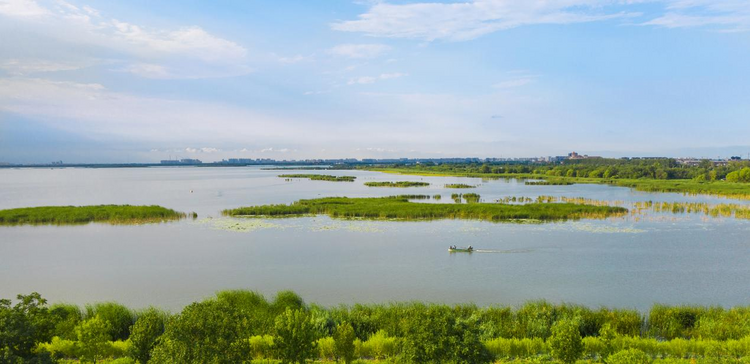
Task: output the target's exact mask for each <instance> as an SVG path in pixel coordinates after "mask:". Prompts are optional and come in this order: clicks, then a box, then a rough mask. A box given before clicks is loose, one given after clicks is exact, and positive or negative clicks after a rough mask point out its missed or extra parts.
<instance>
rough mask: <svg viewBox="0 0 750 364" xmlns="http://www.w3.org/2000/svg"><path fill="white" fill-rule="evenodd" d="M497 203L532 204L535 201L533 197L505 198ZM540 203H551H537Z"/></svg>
mask: <svg viewBox="0 0 750 364" xmlns="http://www.w3.org/2000/svg"><path fill="white" fill-rule="evenodd" d="M495 202H497V203H504V204H508V203H532V202H534V200H533V199H532V198H531V197H525V196H505V197H503V198H501V199H497V200H495ZM537 202H538V203H547V202H550V201H537Z"/></svg>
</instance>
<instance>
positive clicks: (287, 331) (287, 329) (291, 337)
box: [274, 308, 317, 364]
mask: <svg viewBox="0 0 750 364" xmlns="http://www.w3.org/2000/svg"><path fill="white" fill-rule="evenodd" d="M275 327H276V337H275V338H274V347H275V348H276V353H277V355H278V357H279V359H281V361H282V363H300V364H301V363H304V362H305V360H307V359H312V358H314V357H315V355H316V346H317V345H316V344H317V343H316V337H315V327H314V326H313V325H312V323H311V322H310V318H309V316H308V315H307V314H306V313H305V312H304V311H302V310H292V309H291V308H287V309H286V311H285V312H284V313H282V314H281V315H279V316H278V317H276V325H275Z"/></svg>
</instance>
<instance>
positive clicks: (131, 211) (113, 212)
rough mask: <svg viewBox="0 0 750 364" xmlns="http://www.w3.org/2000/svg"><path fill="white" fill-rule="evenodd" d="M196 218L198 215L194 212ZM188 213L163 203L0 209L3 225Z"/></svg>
mask: <svg viewBox="0 0 750 364" xmlns="http://www.w3.org/2000/svg"><path fill="white" fill-rule="evenodd" d="M191 215H192V216H193V218H195V217H196V216H197V215H195V214H194V213H193V214H191ZM186 216H187V215H186V214H184V213H182V212H177V211H175V210H172V209H168V208H165V207H161V206H155V205H152V206H131V205H97V206H44V207H25V208H17V209H9V210H0V225H24V224H30V225H33V224H49V225H64V224H87V223H90V222H106V223H110V224H141V223H154V222H165V221H171V220H178V219H183V218H185V217H186Z"/></svg>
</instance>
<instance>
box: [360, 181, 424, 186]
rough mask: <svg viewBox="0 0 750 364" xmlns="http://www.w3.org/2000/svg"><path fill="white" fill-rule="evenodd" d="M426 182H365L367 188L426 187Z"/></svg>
mask: <svg viewBox="0 0 750 364" xmlns="http://www.w3.org/2000/svg"><path fill="white" fill-rule="evenodd" d="M429 185H430V184H429V183H427V182H412V181H396V182H365V186H367V187H427V186H429Z"/></svg>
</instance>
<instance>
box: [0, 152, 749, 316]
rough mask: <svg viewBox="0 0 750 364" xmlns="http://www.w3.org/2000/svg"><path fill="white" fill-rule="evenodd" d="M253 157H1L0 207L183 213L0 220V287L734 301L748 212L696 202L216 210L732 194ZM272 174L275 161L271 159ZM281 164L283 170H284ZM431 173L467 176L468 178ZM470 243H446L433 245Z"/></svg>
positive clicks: (172, 297) (158, 301)
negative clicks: (77, 162) (601, 213)
mask: <svg viewBox="0 0 750 364" xmlns="http://www.w3.org/2000/svg"><path fill="white" fill-rule="evenodd" d="M279 173H281V172H279V171H266V170H260V169H259V168H254V167H248V168H187V167H184V168H179V167H178V168H175V167H173V168H133V169H73V168H67V169H2V170H0V209H6V208H14V207H26V206H46V205H89V204H158V205H162V206H165V207H169V208H173V209H176V210H180V211H185V212H190V211H195V212H197V213H198V214H199V219H198V220H195V221H192V220H185V221H180V222H175V223H168V224H158V225H142V226H110V225H105V224H90V225H84V226H62V227H57V226H19V227H0V298H10V297H14V296H15V295H16V294H18V293H27V292H31V291H38V292H40V293H42V295H43V296H44V297H46V298H48V299H50V301H53V302H57V301H66V302H73V303H80V304H83V303H90V302H94V301H104V300H115V301H119V302H122V303H125V304H128V305H131V306H134V307H143V306H148V305H157V306H161V307H165V308H170V309H173V310H178V309H179V308H181V307H182V306H184V305H186V304H188V303H190V302H193V301H195V300H198V299H201V298H204V297H207V296H211V295H212V294H213V293H214V292H216V291H218V290H222V289H233V288H244V289H252V290H257V291H260V292H262V293H264V294H266V295H269V296H271V295H273V294H274V293H275V292H276V291H279V290H283V289H291V290H294V291H296V292H298V293H300V294H301V295H302V296H303V297H304V298H305V299H306V300H308V301H310V302H317V303H321V304H326V305H335V304H339V303H353V302H387V301H404V300H427V301H433V302H446V303H456V302H475V303H478V304H481V305H489V304H494V303H498V304H519V303H522V302H524V301H527V300H530V299H540V298H543V299H548V300H551V301H555V302H560V301H566V302H574V303H581V304H586V305H590V306H598V305H607V306H617V307H635V308H639V309H647V308H648V307H649V306H650V305H651V304H653V303H654V302H662V303H675V304H677V303H686V304H717V305H723V306H732V305H747V304H750V221H748V220H735V219H732V218H719V219H715V218H706V217H702V216H698V215H671V214H669V215H667V214H648V215H647V216H641V217H639V218H632V217H631V218H619V219H610V220H603V221H599V220H584V221H577V222H559V223H546V224H510V223H489V222H479V221H461V220H442V221H430V222H388V221H346V220H333V219H329V218H327V217H306V218H294V219H271V220H262V219H232V218H225V217H221V215H220V211H221V210H222V209H225V208H233V207H239V206H247V205H254V204H268V203H290V202H293V201H296V200H298V199H301V198H315V197H325V196H350V197H365V196H388V195H395V194H404V193H409V194H430V195H434V194H441V195H442V196H443V200H442V202H446V201H447V202H450V201H451V200H450V198H449V197H450V194H451V193H454V192H475V193H479V194H481V195H482V198H483V199H484V200H486V201H491V200H494V199H499V198H502V197H505V196H527V197H532V198H533V197H536V196H538V195H552V196H567V197H585V198H591V199H597V200H607V201H622V202H623V203H624V204H625V205H627V204H629V203H632V202H634V201H648V200H653V201H689V202H708V203H727V202H732V203H739V204H748V202H747V201H735V200H728V199H723V198H716V197H707V196H682V195H680V194H654V193H643V192H637V191H633V190H630V189H627V188H619V187H610V186H603V185H572V186H526V185H524V184H523V183H518V182H516V181H503V180H499V181H494V180H486V181H483V180H481V179H476V178H457V177H455V178H454V177H448V178H444V177H419V176H399V175H388V174H383V173H376V172H364V171H330V172H329V171H325V172H301V173H326V174H337V175H355V176H357V181H356V182H354V183H333V182H324V181H307V180H293V181H285V180H284V179H282V178H278V177H276V176H277V175H278V174H279ZM284 173H286V172H284ZM291 173H294V172H291ZM395 180H411V181H419V180H421V181H427V182H430V183H432V185H431V186H430V187H427V188H408V189H395V188H368V187H365V186H363V183H364V182H366V181H395ZM445 183H468V184H476V185H478V188H476V189H473V190H448V189H444V188H443V185H444V184H445ZM468 244H471V245H473V246H475V247H477V248H479V249H481V250H483V251H487V252H478V253H474V254H449V253H448V252H447V247H448V246H449V245H459V246H461V245H468Z"/></svg>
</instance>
